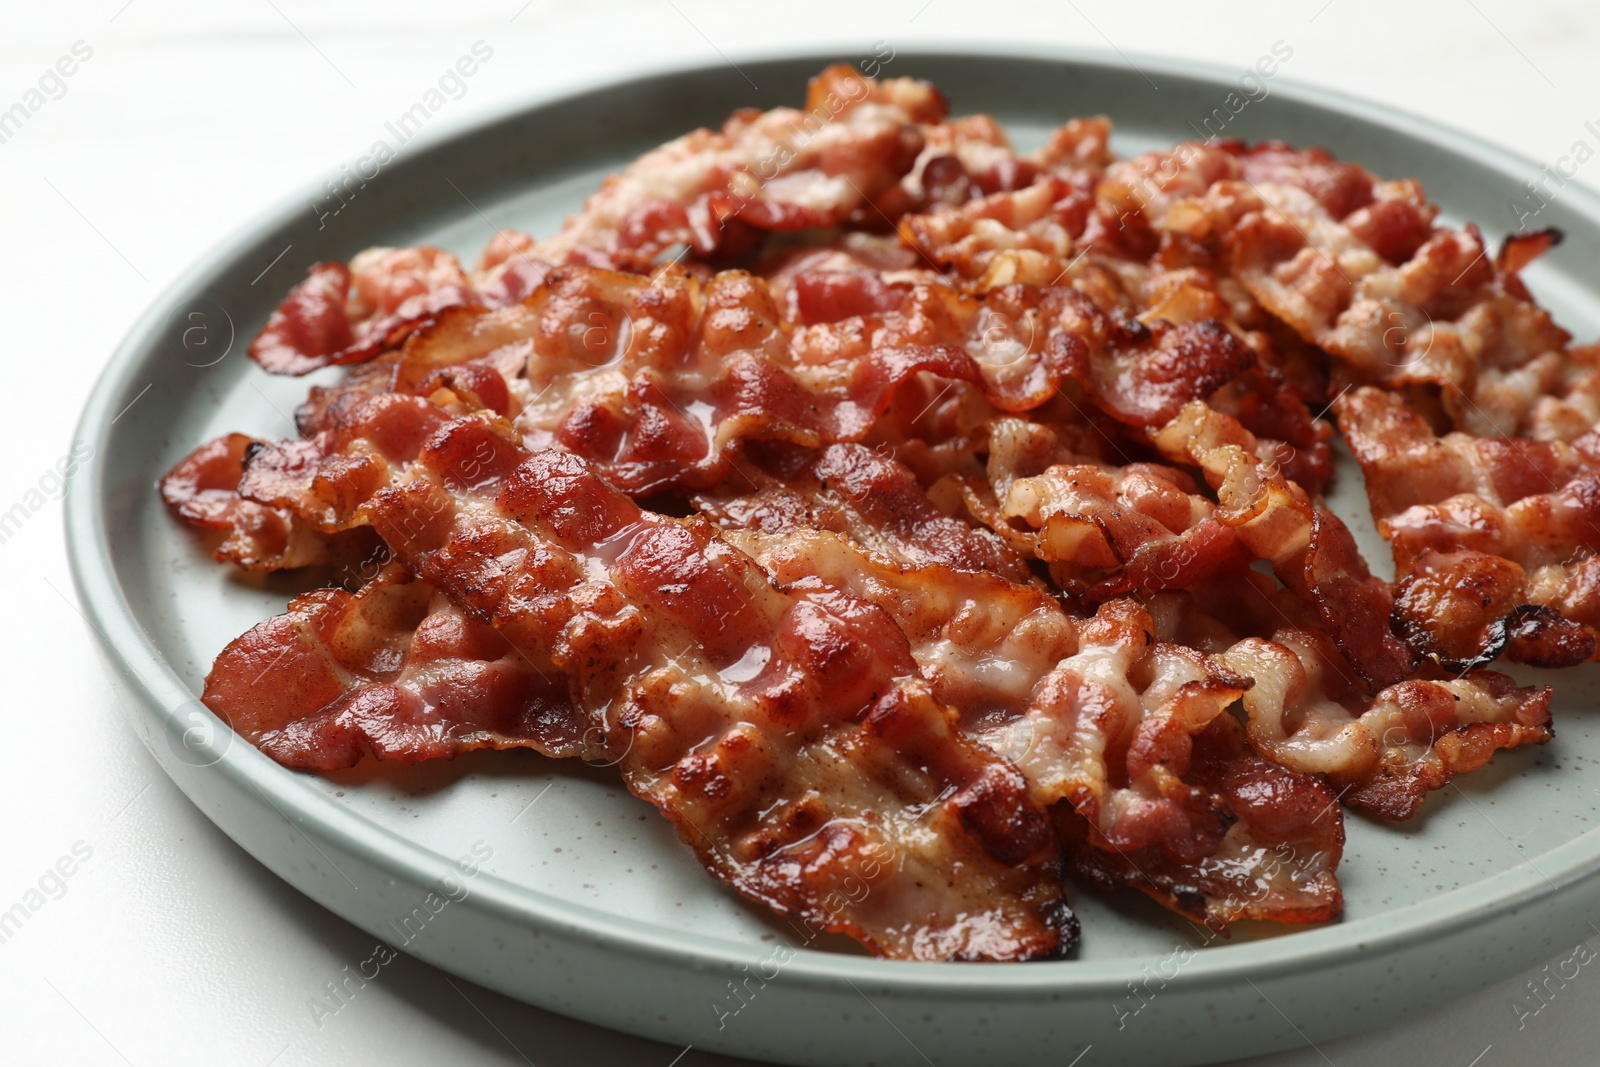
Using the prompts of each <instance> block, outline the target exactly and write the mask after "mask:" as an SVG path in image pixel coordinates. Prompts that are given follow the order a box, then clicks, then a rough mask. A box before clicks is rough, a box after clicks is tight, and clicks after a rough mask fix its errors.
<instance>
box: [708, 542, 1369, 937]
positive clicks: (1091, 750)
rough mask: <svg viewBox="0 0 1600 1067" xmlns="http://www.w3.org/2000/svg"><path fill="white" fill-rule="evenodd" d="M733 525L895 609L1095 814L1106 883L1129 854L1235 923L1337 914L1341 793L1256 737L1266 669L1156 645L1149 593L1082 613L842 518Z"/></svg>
mask: <svg viewBox="0 0 1600 1067" xmlns="http://www.w3.org/2000/svg"><path fill="white" fill-rule="evenodd" d="M724 519H725V520H726V519H727V516H726V515H725V516H724ZM725 535H726V536H727V537H728V539H729V540H731V541H732V542H733V543H734V544H736V545H738V546H739V547H741V548H742V549H744V550H745V551H746V552H748V553H749V554H750V555H751V556H752V557H754V558H755V559H757V560H758V561H759V562H760V563H761V564H762V566H763V567H764V568H765V569H766V570H767V572H768V573H769V574H771V575H772V576H773V578H774V579H775V580H776V581H777V582H779V583H780V584H781V585H783V586H784V587H785V588H796V589H803V588H812V587H814V586H816V585H818V584H820V585H822V586H826V587H828V588H833V589H838V590H842V591H845V592H848V593H850V594H851V595H853V596H858V597H861V598H862V599H864V600H867V601H869V602H871V603H873V604H876V605H878V606H880V607H882V608H883V609H884V610H885V611H886V612H888V613H889V614H890V615H891V616H892V617H893V618H894V620H895V622H896V623H897V624H898V626H899V627H900V629H901V630H902V632H904V633H905V634H906V636H907V638H908V639H909V641H910V647H911V654H912V656H913V657H914V658H915V660H916V662H917V664H918V666H919V667H920V668H921V670H922V673H923V675H924V676H925V677H926V678H928V680H929V681H930V682H931V683H932V684H933V687H934V693H935V695H936V696H937V697H938V698H939V699H941V700H943V701H944V702H946V703H949V704H951V705H952V706H954V707H957V708H960V709H961V724H962V729H963V731H964V732H966V733H967V734H968V735H969V736H971V737H973V738H974V739H976V740H978V741H980V742H981V743H983V744H984V745H985V746H987V747H989V748H992V749H994V750H995V751H997V752H999V753H1001V754H1003V755H1005V756H1006V757H1008V758H1009V759H1010V760H1012V761H1013V762H1014V763H1015V764H1016V765H1017V767H1018V768H1019V769H1020V770H1021V771H1022V773H1023V774H1024V775H1025V776H1026V777H1027V779H1028V782H1029V787H1030V789H1031V790H1032V792H1033V795H1034V797H1035V799H1036V800H1037V801H1038V802H1039V803H1040V804H1041V805H1043V806H1047V807H1052V808H1053V809H1062V808H1064V809H1066V810H1065V812H1063V811H1059V810H1057V811H1056V812H1055V816H1054V817H1055V819H1056V820H1057V823H1058V825H1060V824H1064V823H1065V824H1071V823H1073V822H1075V821H1080V820H1087V821H1088V823H1089V824H1090V825H1092V826H1093V827H1094V828H1095V829H1094V830H1093V831H1092V832H1091V833H1076V834H1075V836H1071V837H1068V838H1067V840H1068V843H1069V863H1070V864H1071V866H1072V868H1073V869H1074V870H1077V871H1078V872H1079V873H1082V874H1085V875H1086V876H1088V877H1090V878H1091V879H1092V880H1094V881H1097V882H1100V883H1101V884H1104V883H1105V881H1106V879H1107V878H1108V877H1111V875H1110V874H1109V873H1108V872H1117V874H1116V878H1115V881H1116V883H1117V884H1126V885H1133V886H1135V887H1136V888H1140V889H1142V890H1143V891H1145V892H1146V893H1148V894H1149V895H1151V896H1152V897H1154V898H1155V899H1156V900H1158V901H1160V902H1161V903H1163V904H1164V905H1166V906H1167V907H1170V908H1172V909H1173V910H1175V911H1178V912H1180V913H1181V914H1184V915H1187V916H1189V917H1191V918H1194V919H1195V920H1196V921H1200V922H1206V923H1209V924H1211V925H1213V926H1215V927H1217V928H1219V929H1225V928H1226V927H1227V924H1229V923H1231V922H1236V921H1240V920H1243V919H1273V920H1277V921H1282V922H1316V921H1321V920H1324V919H1328V918H1332V917H1334V916H1335V915H1337V914H1338V912H1339V909H1340V906H1341V897H1340V892H1339V887H1338V882H1337V880H1336V879H1335V877H1334V874H1333V871H1334V868H1335V867H1336V866H1337V864H1338V859H1339V851H1340V849H1341V848H1342V846H1343V841H1344V832H1343V826H1342V822H1341V817H1340V810H1339V805H1338V802H1337V800H1336V799H1335V798H1334V795H1333V793H1332V792H1331V791H1329V790H1328V789H1327V788H1326V787H1325V786H1323V785H1322V784H1321V783H1319V782H1317V781H1316V780H1314V779H1312V778H1309V777H1307V776H1305V775H1302V774H1298V773H1296V772H1292V771H1288V770H1285V769H1284V768H1281V767H1275V766H1273V765H1272V764H1270V763H1268V762H1267V761H1266V760H1264V759H1262V758H1261V757H1259V756H1257V755H1256V754H1255V753H1254V752H1252V751H1251V750H1250V749H1249V747H1248V745H1247V744H1246V743H1245V742H1244V739H1243V736H1244V735H1243V731H1242V729H1240V727H1239V724H1238V723H1237V721H1235V720H1234V719H1233V718H1232V717H1231V715H1229V714H1226V713H1225V709H1226V708H1227V707H1228V705H1229V704H1231V703H1233V702H1234V701H1235V700H1236V699H1237V698H1238V697H1239V695H1240V694H1241V693H1242V692H1244V691H1245V690H1247V689H1248V688H1249V687H1250V684H1251V682H1250V679H1249V678H1243V677H1240V676H1237V675H1234V674H1230V673H1228V672H1227V671H1226V670H1224V669H1223V668H1221V667H1219V666H1217V665H1216V664H1215V663H1213V662H1211V661H1208V660H1206V659H1205V657H1203V656H1201V655H1200V654H1199V653H1197V652H1193V651H1192V650H1189V649H1185V648H1180V647H1178V646H1175V645H1158V646H1154V647H1148V646H1150V643H1151V642H1152V641H1153V640H1154V637H1153V636H1152V633H1153V631H1152V627H1151V625H1150V624H1149V617H1148V615H1147V614H1146V613H1145V611H1144V609H1142V608H1140V607H1139V606H1138V605H1136V604H1134V603H1132V602H1130V601H1126V600H1119V601H1113V602H1112V603H1111V604H1108V605H1106V606H1104V607H1102V608H1101V611H1100V614H1099V615H1097V616H1096V617H1095V618H1094V619H1091V620H1087V621H1076V620H1073V619H1071V618H1070V617H1068V616H1067V615H1066V614H1065V613H1064V612H1063V611H1062V610H1061V608H1060V606H1059V605H1058V604H1057V603H1056V602H1055V601H1054V600H1053V599H1052V598H1051V597H1049V596H1047V595H1045V594H1043V593H1041V592H1039V591H1038V590H1036V589H1032V588H1029V587H1027V586H1023V585H1019V584H1017V583H1014V582H1009V581H1006V580H1004V579H1002V578H999V577H998V576H995V575H991V574H985V573H973V572H962V571H959V570H956V569H954V568H951V567H948V566H945V565H943V564H923V565H920V566H919V565H914V564H909V563H905V562H899V561H894V560H892V559H889V558H886V557H884V556H883V555H880V554H878V553H875V552H872V551H870V550H868V549H866V548H864V547H863V546H861V545H860V544H857V543H855V542H853V541H851V540H850V539H849V538H848V537H846V536H844V535H841V534H839V533H835V532H833V531H823V530H815V529H807V528H804V527H797V528H793V529H789V530H779V529H772V528H767V529H748V528H747V529H732V530H727V531H726V532H725ZM1265 768H1270V769H1265ZM1252 782H1253V783H1255V784H1254V785H1252V784H1251V783H1252ZM1122 783H1126V784H1122ZM1289 798H1293V801H1292V803H1291V802H1290V801H1289ZM1313 799H1314V800H1315V801H1316V802H1317V803H1316V804H1314V805H1313V804H1312V800H1313ZM1313 807H1314V808H1315V809H1316V810H1315V811H1314V812H1313V811H1310V810H1308V809H1311V808H1313ZM1292 808H1298V809H1299V813H1298V815H1296V814H1294V811H1292V810H1289V809H1292ZM1072 812H1076V816H1072V815H1069V814H1068V813H1072ZM1274 813H1276V817H1274ZM1073 845H1076V846H1077V847H1075V848H1074V847H1073ZM1179 886H1182V887H1183V889H1182V891H1181V892H1180V891H1178V890H1177V887H1179Z"/></svg>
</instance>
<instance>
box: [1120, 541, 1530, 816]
mask: <svg viewBox="0 0 1600 1067" xmlns="http://www.w3.org/2000/svg"><path fill="white" fill-rule="evenodd" d="M1150 610H1151V612H1152V614H1153V616H1154V617H1155V618H1156V619H1157V627H1156V628H1157V631H1158V633H1159V634H1160V636H1162V637H1163V638H1164V639H1167V640H1175V641H1179V642H1182V643H1183V644H1185V645H1189V646H1191V647H1193V648H1196V649H1200V650H1203V651H1205V652H1207V653H1209V654H1210V655H1211V657H1212V658H1213V659H1214V660H1216V661H1217V662H1218V663H1221V664H1224V665H1225V666H1226V667H1227V668H1228V669H1229V670H1232V671H1235V672H1237V673H1239V674H1241V675H1246V676H1248V677H1250V678H1252V679H1254V681H1255V684H1254V685H1253V686H1252V687H1251V689H1250V691H1249V692H1247V693H1245V694H1244V697H1243V702H1244V709H1245V712H1246V714H1247V715H1248V717H1249V728H1248V729H1249V737H1250V741H1251V743H1252V745H1253V746H1254V747H1255V748H1256V749H1257V750H1258V751H1260V752H1261V753H1262V754H1263V755H1265V756H1267V757H1268V758H1270V759H1272V760H1273V761H1274V762H1276V763H1278V764H1280V765H1282V766H1284V767H1287V768H1289V769H1291V770H1295V771H1299V772H1301V773H1305V774H1315V775H1319V776H1322V777H1324V778H1326V779H1327V780H1328V782H1329V783H1330V784H1332V785H1333V786H1334V787H1335V788H1336V789H1338V790H1339V797H1340V799H1341V800H1342V801H1343V802H1345V803H1347V804H1354V805H1358V806H1361V807H1365V808H1368V809H1370V810H1372V811H1375V812H1377V813H1378V814H1380V815H1383V816H1384V817H1386V818H1390V819H1406V818H1410V817H1411V815H1413V814H1414V813H1415V812H1416V810H1417V808H1418V806H1419V805H1420V804H1421V803H1422V801H1423V799H1424V798H1425V797H1426V795H1427V794H1428V793H1429V792H1431V791H1433V790H1435V789H1439V788H1441V787H1443V786H1444V785H1445V784H1447V783H1448V782H1449V781H1450V780H1451V779H1452V778H1453V777H1454V776H1456V775H1457V774H1463V773H1466V772H1467V771H1471V770H1475V769H1477V768H1478V767H1480V766H1482V765H1483V764H1484V763H1486V762H1488V760H1489V758H1490V756H1492V755H1493V754H1494V752H1495V751H1496V750H1498V749H1502V748H1515V747H1518V746H1520V745H1525V744H1543V743H1544V742H1545V741H1548V740H1549V739H1550V738H1551V737H1552V736H1553V734H1552V731H1551V729H1550V713H1549V703H1550V690H1549V688H1548V687H1528V688H1518V687H1517V685H1516V683H1515V682H1513V681H1512V680H1511V679H1510V678H1507V677H1506V676H1505V675H1502V674H1499V673H1497V672H1495V671H1487V670H1475V671H1470V672H1467V673H1465V674H1462V675H1460V676H1458V677H1449V676H1447V675H1445V674H1442V673H1440V672H1437V671H1432V670H1429V669H1426V668H1425V669H1423V670H1422V671H1420V672H1417V673H1415V674H1413V675H1412V676H1411V677H1408V678H1405V679H1402V680H1401V681H1399V682H1396V683H1394V684H1393V685H1390V686H1387V687H1385V688H1384V689H1382V690H1380V691H1378V692H1377V693H1373V692H1372V689H1371V687H1370V686H1369V685H1368V684H1367V682H1366V681H1365V680H1364V679H1363V678H1362V677H1361V676H1360V675H1359V674H1358V673H1357V672H1356V671H1355V669H1354V666H1353V664H1352V663H1351V662H1350V659H1349V658H1348V656H1347V655H1346V654H1345V653H1344V652H1342V651H1341V650H1340V649H1339V648H1338V646H1337V644H1336V643H1335V641H1334V640H1333V639H1332V637H1331V636H1330V635H1329V632H1328V630H1327V629H1326V628H1325V627H1324V625H1323V623H1322V621H1321V619H1320V618H1319V617H1318V613H1317V612H1316V611H1315V609H1314V608H1312V607H1311V606H1310V605H1308V604H1306V603H1305V602H1304V601H1302V600H1301V599H1300V598H1298V597H1296V596H1294V595H1293V594H1290V593H1288V592H1287V591H1284V590H1281V589H1276V588H1274V587H1273V583H1272V581H1271V579H1269V578H1267V577H1266V576H1265V575H1261V574H1257V573H1254V572H1251V571H1246V572H1244V573H1243V574H1240V575H1235V576H1230V577H1229V578H1228V579H1226V580H1222V581H1213V582H1208V583H1202V584H1201V585H1198V586H1195V587H1193V588H1191V589H1189V590H1185V591H1184V592H1182V593H1167V594H1163V595H1162V596H1160V597H1158V598H1156V599H1155V600H1154V601H1153V602H1152V603H1151V609H1150Z"/></svg>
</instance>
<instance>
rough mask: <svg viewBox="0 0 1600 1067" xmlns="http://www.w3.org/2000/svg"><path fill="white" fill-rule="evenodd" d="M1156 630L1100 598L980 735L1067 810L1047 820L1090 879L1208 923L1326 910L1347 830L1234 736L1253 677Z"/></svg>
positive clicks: (1328, 913) (1299, 779) (1311, 794)
mask: <svg viewBox="0 0 1600 1067" xmlns="http://www.w3.org/2000/svg"><path fill="white" fill-rule="evenodd" d="M1154 631H1155V627H1154V623H1153V621H1152V620H1151V618H1150V615H1149V613H1148V612H1147V611H1145V609H1144V608H1142V607H1140V606H1139V605H1137V604H1136V603H1134V602H1132V601H1127V600H1118V601H1112V602H1110V603H1108V604H1105V605H1102V606H1101V608H1100V610H1099V612H1098V613H1097V614H1096V615H1095V617H1094V618H1093V619H1091V620H1089V621H1087V622H1086V623H1084V624H1082V625H1081V626H1080V628H1079V635H1078V642H1079V643H1078V650H1077V652H1076V653H1075V654H1074V655H1072V656H1069V657H1067V658H1065V659H1063V660H1062V661H1061V662H1060V663H1059V664H1058V665H1057V666H1056V667H1055V669H1054V670H1052V671H1051V672H1050V674H1049V675H1047V676H1046V677H1045V678H1044V679H1043V680H1041V682H1040V683H1039V685H1038V687H1037V688H1036V689H1035V691H1034V694H1033V699H1032V700H1031V701H1030V703H1029V705H1028V708H1027V709H1026V710H1025V711H1024V712H1023V714H1022V715H1021V716H1019V717H1018V718H1016V719H1014V720H1011V721H1008V722H1004V723H999V724H996V726H995V727H993V728H992V729H991V730H990V731H987V732H986V733H985V734H984V735H983V736H985V737H986V739H987V741H988V742H989V744H990V745H991V746H993V747H994V748H995V749H996V750H997V751H1000V752H1003V753H1005V754H1007V755H1008V756H1010V757H1011V758H1012V759H1013V760H1015V761H1016V763H1017V766H1018V767H1019V768H1020V769H1021V770H1022V772H1023V774H1024V775H1026V776H1027V778H1028V781H1029V784H1030V785H1031V787H1032V788H1033V790H1034V796H1035V798H1036V799H1038V800H1039V801H1040V802H1041V803H1048V802H1052V801H1065V802H1066V803H1067V804H1069V805H1070V807H1071V809H1072V811H1073V812H1074V813H1075V815H1076V816H1077V819H1073V818H1069V817H1067V816H1066V815H1065V814H1064V813H1063V814H1062V815H1060V816H1058V825H1061V824H1063V823H1065V824H1066V826H1065V828H1064V834H1063V836H1064V837H1065V838H1066V841H1067V843H1068V855H1069V862H1070V865H1071V868H1072V869H1073V870H1074V871H1076V872H1078V873H1080V874H1083V875H1085V876H1087V877H1089V878H1091V880H1094V881H1096V882H1100V883H1101V884H1106V883H1108V882H1109V883H1115V884H1123V885H1131V886H1133V887H1135V888H1138V889H1140V890H1142V891H1143V892H1145V893H1147V894H1148V895H1150V896H1151V897H1152V898H1154V899H1156V900H1157V901H1159V902H1160V903H1162V904H1163V905H1165V906H1166V907H1169V908H1171V909H1173V910H1175V911H1178V912H1179V913H1181V914H1184V915H1187V916H1189V917H1190V918H1193V919H1195V920H1196V921H1199V922H1204V923H1206V924H1207V925H1209V926H1212V927H1215V928H1217V929H1226V928H1227V925H1228V924H1229V923H1232V922H1237V921H1240V920H1244V919H1276V920H1279V921H1288V922H1317V921H1321V920H1325V919H1331V918H1334V917H1335V916H1337V915H1338V914H1339V911H1340V909H1341V907H1342V896H1341V894H1340V891H1339V885H1338V881H1337V880H1336V878H1335V877H1334V869H1335V867H1336V866H1337V865H1338V862H1339V855H1340V852H1341V851H1342V848H1343V845H1344V829H1343V823H1342V821H1341V819H1340V816H1339V805H1338V801H1337V799H1336V797H1335V796H1334V794H1333V792H1332V791H1331V790H1330V789H1328V788H1327V787H1326V786H1325V785H1323V784H1322V783H1320V782H1318V781H1317V780H1316V779H1314V778H1312V777H1310V776H1308V775H1305V774H1296V773H1294V772H1293V771H1291V770H1288V769H1285V768H1283V767H1274V768H1272V769H1270V770H1268V769H1267V768H1269V767H1271V765H1270V764H1268V763H1267V761H1266V760H1264V759H1262V758H1261V757H1259V756H1257V755H1256V754H1255V753H1254V752H1252V751H1251V750H1250V748H1249V746H1248V745H1247V744H1245V743H1244V741H1243V738H1242V737H1241V736H1240V735H1241V733H1242V731H1241V730H1240V729H1239V724H1238V722H1237V721H1236V720H1235V719H1233V717H1232V716H1231V714H1229V712H1228V710H1227V709H1228V707H1229V706H1230V705H1231V704H1233V703H1234V702H1235V701H1237V700H1238V699H1240V698H1241V697H1245V696H1246V695H1247V694H1248V693H1249V692H1250V690H1251V689H1252V688H1253V687H1254V684H1255V682H1254V679H1253V678H1252V677H1250V676H1248V675H1242V674H1236V673H1233V672H1232V671H1230V670H1228V669H1227V667H1225V666H1223V665H1221V664H1220V663H1218V662H1216V661H1213V660H1211V659H1208V658H1207V657H1206V656H1204V655H1203V654H1201V653H1199V652H1197V651H1195V650H1194V649H1191V648H1187V647H1185V646H1182V645H1175V644H1167V643H1164V642H1160V641H1158V640H1156V635H1155V632H1154ZM1079 819H1081V823H1082V830H1081V832H1079V831H1078V830H1076V829H1074V827H1075V826H1076V825H1077V823H1078V820H1079ZM1074 846H1076V847H1074Z"/></svg>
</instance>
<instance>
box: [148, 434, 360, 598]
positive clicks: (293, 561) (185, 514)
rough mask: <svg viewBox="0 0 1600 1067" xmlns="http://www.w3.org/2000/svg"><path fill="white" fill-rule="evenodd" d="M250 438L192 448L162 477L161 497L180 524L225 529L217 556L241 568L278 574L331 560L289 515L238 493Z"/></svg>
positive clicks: (230, 437)
mask: <svg viewBox="0 0 1600 1067" xmlns="http://www.w3.org/2000/svg"><path fill="white" fill-rule="evenodd" d="M258 444H259V442H257V441H256V440H255V439H254V438H252V437H249V436H247V435H245V434H242V433H230V434H224V435H223V436H221V437H218V438H216V439H215V440H212V441H207V442H206V443H205V444H203V445H201V446H200V447H199V448H196V449H195V450H194V451H193V452H191V453H189V455H187V456H185V457H184V458H183V459H182V460H180V461H179V462H178V464H177V465H176V466H174V467H173V468H172V470H170V471H168V472H167V473H166V475H165V476H163V477H162V479H161V485H160V489H161V499H162V500H164V501H165V502H166V504H167V506H168V507H169V508H171V509H172V510H173V512H174V514H176V515H177V516H178V518H180V519H182V520H183V521H184V522H186V523H188V524H189V525H191V526H198V527H200V528H202V529H208V530H224V531H226V532H227V533H226V536H225V537H224V538H223V540H222V542H221V543H220V544H219V545H218V546H217V549H216V553H215V555H216V558H217V559H218V560H219V561H226V562H229V563H233V564H234V565H236V566H238V567H242V568H243V569H245V570H269V571H270V570H282V569H285V568H291V567H308V566H314V565H317V564H324V563H329V562H332V558H333V557H332V553H331V552H330V550H329V546H328V540H327V538H325V537H324V536H322V535H321V534H320V533H318V532H317V531H316V530H315V529H313V528H312V527H310V526H308V525H307V524H306V523H304V522H302V521H300V520H299V519H297V518H296V517H295V515H294V513H293V512H292V511H289V510H287V509H284V508H273V507H266V506H264V505H262V504H258V503H256V502H255V501H253V500H245V499H244V498H242V497H241V496H240V495H239V479H240V478H241V477H243V475H244V461H245V456H246V455H247V454H248V453H249V451H250V449H251V447H252V446H255V445H258Z"/></svg>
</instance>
